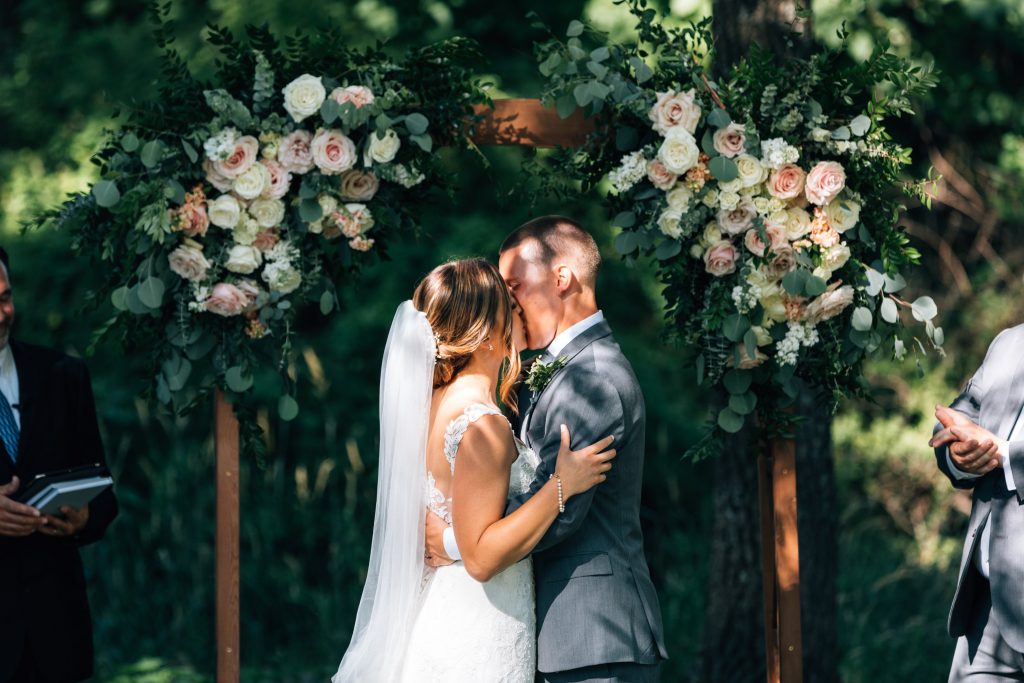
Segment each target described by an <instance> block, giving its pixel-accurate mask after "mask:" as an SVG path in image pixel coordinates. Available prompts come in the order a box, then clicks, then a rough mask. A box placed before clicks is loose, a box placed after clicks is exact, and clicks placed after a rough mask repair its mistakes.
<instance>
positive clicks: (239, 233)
mask: <svg viewBox="0 0 1024 683" xmlns="http://www.w3.org/2000/svg"><path fill="white" fill-rule="evenodd" d="M260 230H261V228H260V224H259V223H257V222H256V219H255V218H253V217H252V216H250V215H248V214H246V215H244V216H242V219H241V220H239V221H238V225H236V226H235V229H234V230H233V231H232V233H231V238H232V239H233V240H234V241H235V244H244V245H245V246H249V245H250V244H252V243H253V242H255V241H256V236H257V235H259V234H260Z"/></svg>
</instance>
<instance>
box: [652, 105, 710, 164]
mask: <svg viewBox="0 0 1024 683" xmlns="http://www.w3.org/2000/svg"><path fill="white" fill-rule="evenodd" d="M657 95H658V101H657V102H655V103H654V106H653V107H652V108H651V111H650V112H649V113H648V117H649V118H650V119H651V122H652V125H651V128H653V129H654V130H656V131H657V132H658V133H660V134H661V135H664V136H666V137H667V136H668V133H669V131H670V130H675V129H677V128H681V129H683V130H685V131H686V132H687V133H689V134H690V135H693V134H694V133H695V132H696V130H697V123H698V122H699V121H700V105H698V104H697V102H696V101H695V96H696V93H695V91H694V90H693V89H692V88H691V89H690V90H687V91H686V92H682V93H676V92H672V91H669V92H660V93H657ZM691 165H692V164H691ZM679 173H683V171H679Z"/></svg>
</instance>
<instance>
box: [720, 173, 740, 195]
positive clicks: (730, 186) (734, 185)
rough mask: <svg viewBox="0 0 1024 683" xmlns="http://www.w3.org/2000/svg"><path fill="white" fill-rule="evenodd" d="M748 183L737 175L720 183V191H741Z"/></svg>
mask: <svg viewBox="0 0 1024 683" xmlns="http://www.w3.org/2000/svg"><path fill="white" fill-rule="evenodd" d="M744 187H746V185H744V184H743V179H742V178H739V177H736V178H733V179H732V180H727V181H725V182H724V183H718V190H719V192H735V193H739V191H740V190H742V189H743V188H744Z"/></svg>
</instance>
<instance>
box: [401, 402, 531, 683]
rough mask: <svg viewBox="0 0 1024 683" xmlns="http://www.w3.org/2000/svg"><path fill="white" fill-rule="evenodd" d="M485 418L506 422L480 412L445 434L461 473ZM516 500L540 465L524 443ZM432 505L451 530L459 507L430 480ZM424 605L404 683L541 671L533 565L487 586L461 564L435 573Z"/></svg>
mask: <svg viewBox="0 0 1024 683" xmlns="http://www.w3.org/2000/svg"><path fill="white" fill-rule="evenodd" d="M484 415H500V413H499V412H498V411H497V410H495V409H494V408H492V407H490V406H486V405H483V404H474V405H471V406H469V407H468V408H466V410H465V411H464V412H463V414H462V415H460V416H459V417H457V418H456V419H454V420H452V421H451V423H449V424H448V427H447V429H446V430H445V440H444V441H445V443H444V455H445V459H447V461H448V464H449V465H450V466H451V468H452V473H454V472H455V457H456V454H457V452H458V449H459V443H460V442H461V441H462V437H463V435H464V434H465V433H466V430H467V429H468V428H469V426H470V425H471V424H472V423H474V422H476V421H477V420H478V419H480V418H481V417H483V416H484ZM516 446H517V448H518V449H519V457H517V458H516V460H515V462H514V463H513V464H512V472H511V479H510V481H509V496H516V495H519V494H521V493H524V492H525V491H526V490H527V489H528V488H529V486H530V482H531V481H532V480H533V476H534V472H535V471H536V469H537V465H538V464H539V463H540V459H539V458H538V457H537V455H536V454H535V453H534V452H533V450H531V449H529V448H527V447H526V445H525V444H523V443H522V442H521V441H519V439H516ZM426 494H427V505H428V507H429V508H430V509H431V510H432V511H433V512H435V513H436V514H438V515H439V516H441V517H442V518H444V519H445V521H447V522H448V523H449V524H451V499H450V498H449V499H446V498H445V496H444V494H443V493H441V492H440V491H438V490H437V487H436V485H435V480H434V477H433V475H432V474H431V473H430V472H428V473H427V491H426ZM421 599H422V602H421V605H420V609H419V612H418V614H417V616H416V621H415V623H414V625H413V628H412V633H411V635H410V639H409V646H408V649H407V651H406V653H405V662H404V664H403V668H402V676H401V681H403V683H428V682H432V681H444V682H445V683H483V682H486V683H531V682H532V681H533V680H534V672H535V670H536V668H535V667H536V650H537V640H536V635H535V631H536V623H535V620H536V617H535V615H534V593H533V564H532V561H531V559H530V558H529V557H527V558H526V559H524V560H522V561H520V562H518V563H517V564H515V565H513V566H511V567H509V568H508V569H506V570H505V571H503V572H501V573H500V574H498V575H497V576H495V577H494V578H492V579H491V580H490V581H488V582H487V583H479V582H477V581H476V580H474V579H473V578H472V577H471V576H470V575H469V574H468V573H467V572H466V569H465V567H464V566H463V565H462V563H461V562H456V563H455V564H452V565H449V566H446V567H439V568H438V569H429V568H428V570H427V572H426V574H425V575H424V580H423V593H422V596H421Z"/></svg>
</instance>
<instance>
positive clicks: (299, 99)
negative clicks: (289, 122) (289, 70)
mask: <svg viewBox="0 0 1024 683" xmlns="http://www.w3.org/2000/svg"><path fill="white" fill-rule="evenodd" d="M281 92H282V93H283V94H284V108H285V110H286V111H287V112H288V113H289V114H290V115H291V117H292V119H293V120H294V121H295V122H296V123H298V122H299V121H302V120H303V119H305V118H307V117H309V116H312V115H313V114H315V113H316V112H317V111H319V109H320V105H321V104H323V103H324V100H325V99H327V91H326V89H324V84H323V81H321V80H320V79H319V78H318V77H316V76H310V75H309V74H302V75H301V76H299V77H298V78H296V79H295V80H294V81H292V82H291V83H289V84H288V85H286V86H284V90H282V91H281Z"/></svg>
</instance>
